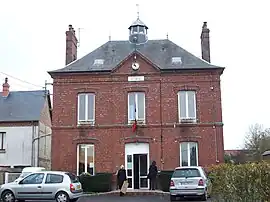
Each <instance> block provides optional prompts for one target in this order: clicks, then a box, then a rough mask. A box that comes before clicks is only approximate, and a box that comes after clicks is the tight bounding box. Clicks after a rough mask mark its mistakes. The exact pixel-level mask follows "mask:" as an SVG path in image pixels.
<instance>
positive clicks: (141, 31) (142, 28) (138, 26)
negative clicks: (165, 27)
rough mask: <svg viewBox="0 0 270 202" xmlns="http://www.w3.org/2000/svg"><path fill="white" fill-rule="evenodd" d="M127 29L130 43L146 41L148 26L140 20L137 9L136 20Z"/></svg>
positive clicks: (137, 43)
mask: <svg viewBox="0 0 270 202" xmlns="http://www.w3.org/2000/svg"><path fill="white" fill-rule="evenodd" d="M137 6H138V5H137ZM128 29H129V41H130V43H132V44H136V45H140V44H145V43H146V42H147V41H148V36H147V30H148V27H147V26H146V25H145V24H144V23H143V22H142V21H141V20H140V17H139V11H137V20H136V21H134V22H133V23H132V25H130V26H129V28H128Z"/></svg>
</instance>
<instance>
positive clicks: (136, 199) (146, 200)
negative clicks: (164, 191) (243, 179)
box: [78, 196, 211, 202]
mask: <svg viewBox="0 0 270 202" xmlns="http://www.w3.org/2000/svg"><path fill="white" fill-rule="evenodd" d="M92 201H95V202H96V201H97V202H101V201H102V202H111V201H112V202H118V201H119V202H120V201H127V202H165V201H167V202H169V201H170V200H169V197H167V196H165V197H162V196H123V197H120V196H87V197H81V198H80V199H79V200H78V202H92ZM181 201H194V202H199V201H197V200H196V199H188V200H181ZM208 201H211V200H210V199H209V200H208Z"/></svg>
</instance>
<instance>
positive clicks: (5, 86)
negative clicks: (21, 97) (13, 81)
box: [2, 78, 9, 97]
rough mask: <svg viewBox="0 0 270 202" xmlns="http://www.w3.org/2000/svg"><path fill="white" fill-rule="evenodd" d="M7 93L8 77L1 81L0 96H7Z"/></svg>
mask: <svg viewBox="0 0 270 202" xmlns="http://www.w3.org/2000/svg"><path fill="white" fill-rule="evenodd" d="M8 95H9V84H8V78H5V83H3V92H2V96H3V97H7V96H8Z"/></svg>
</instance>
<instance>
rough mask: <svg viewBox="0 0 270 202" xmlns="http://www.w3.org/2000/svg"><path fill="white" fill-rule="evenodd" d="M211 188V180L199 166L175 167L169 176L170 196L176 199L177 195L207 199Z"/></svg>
mask: <svg viewBox="0 0 270 202" xmlns="http://www.w3.org/2000/svg"><path fill="white" fill-rule="evenodd" d="M211 190H212V184H211V181H210V180H209V179H208V178H207V175H206V173H205V172H204V170H203V168H202V167H200V166H185V167H177V168H175V170H174V173H173V175H172V177H171V183H170V198H171V201H176V199H177V197H185V196H192V197H199V198H200V199H201V200H202V201H207V198H208V197H209V196H210V194H211Z"/></svg>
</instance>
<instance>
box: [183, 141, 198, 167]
mask: <svg viewBox="0 0 270 202" xmlns="http://www.w3.org/2000/svg"><path fill="white" fill-rule="evenodd" d="M198 164H199V160H198V143H197V142H181V143H180V166H198Z"/></svg>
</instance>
